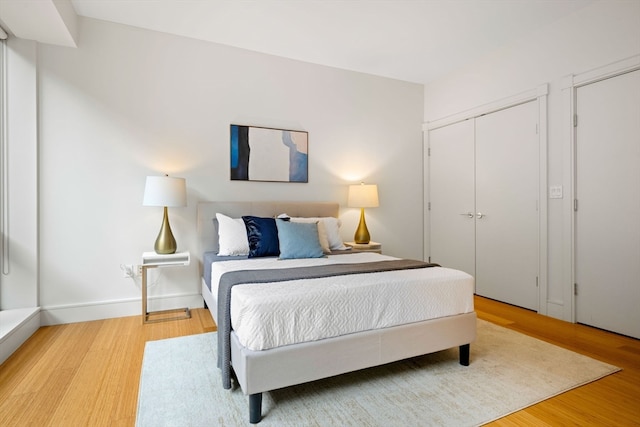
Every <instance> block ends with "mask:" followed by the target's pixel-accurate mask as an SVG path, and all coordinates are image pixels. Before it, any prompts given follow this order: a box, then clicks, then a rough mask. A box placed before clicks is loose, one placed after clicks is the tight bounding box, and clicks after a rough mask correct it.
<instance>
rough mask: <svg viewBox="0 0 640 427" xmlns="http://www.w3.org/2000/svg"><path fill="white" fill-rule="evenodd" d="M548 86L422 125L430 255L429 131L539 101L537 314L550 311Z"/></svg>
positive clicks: (427, 249) (426, 237)
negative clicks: (548, 290)
mask: <svg viewBox="0 0 640 427" xmlns="http://www.w3.org/2000/svg"><path fill="white" fill-rule="evenodd" d="M548 94H549V85H548V84H546V83H545V84H543V85H540V86H538V87H536V88H535V89H531V90H528V91H525V92H522V93H519V94H516V95H513V96H510V97H507V98H502V99H499V100H495V101H493V102H490V103H487V104H483V105H479V106H477V107H474V108H471V109H469V110H465V111H462V112H459V113H457V114H453V115H450V116H447V117H443V118H441V119H437V120H433V121H429V122H426V123H424V124H423V125H422V134H423V162H422V164H423V172H422V173H423V185H424V186H423V188H424V199H423V201H424V207H423V211H424V215H423V219H424V223H423V230H424V237H423V245H424V247H423V253H424V254H425V258H427V259H428V257H430V256H431V244H430V242H431V240H430V234H431V230H430V227H431V225H430V224H431V221H430V219H431V218H430V214H429V201H430V194H429V147H430V146H429V131H430V130H434V129H437V128H440V127H443V126H447V125H451V124H454V123H457V122H460V121H463V120H468V119H475V118H476V117H479V116H482V115H484V114H489V113H493V112H496V111H499V110H503V109H506V108H510V107H514V106H516V105H520V104H524V103H526V102H530V101H537V103H538V147H539V159H538V165H539V172H538V176H539V184H538V313H540V314H545V315H546V314H547V287H548V256H547V247H548V243H547V218H548V215H547V139H548V130H547V127H548V124H547V109H548V106H547V105H548V101H547V97H548Z"/></svg>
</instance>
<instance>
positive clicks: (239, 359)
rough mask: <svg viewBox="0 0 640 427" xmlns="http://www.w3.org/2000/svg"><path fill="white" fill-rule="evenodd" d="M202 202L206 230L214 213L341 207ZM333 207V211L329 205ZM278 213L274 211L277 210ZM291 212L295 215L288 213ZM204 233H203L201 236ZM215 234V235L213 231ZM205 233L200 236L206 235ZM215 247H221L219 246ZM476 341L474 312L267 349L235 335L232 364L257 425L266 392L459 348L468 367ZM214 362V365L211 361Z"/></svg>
mask: <svg viewBox="0 0 640 427" xmlns="http://www.w3.org/2000/svg"><path fill="white" fill-rule="evenodd" d="M257 205H258V204H256V203H250V204H248V203H231V202H226V203H222V204H220V203H206V204H203V203H201V204H200V205H199V206H198V226H199V228H200V226H201V225H202V226H205V227H206V226H208V225H207V224H206V223H207V222H210V223H211V227H213V222H212V219H213V218H214V217H215V213H216V212H221V213H224V214H226V215H231V216H233V215H246V214H254V215H255V214H256V213H257V212H259V214H260V215H277V214H280V213H283V212H286V213H288V214H290V215H304V216H328V215H330V216H337V215H338V209H337V207H338V205H337V204H327V203H322V204H318V206H316V208H314V207H313V205H314V204H305V206H304V208H303V209H302V210H303V212H300V210H295V211H294V210H292V209H293V208H292V207H291V206H294V205H297V204H292V205H291V206H288V205H287V204H286V203H270V204H269V205H270V207H265V206H259V207H258V206H257ZM329 205H332V206H333V207H329ZM274 209H275V210H274ZM287 210H290V211H291V212H287ZM200 233H201V230H199V234H200ZM214 234H215V233H214ZM202 236H203V235H201V237H202ZM207 236H208V237H205V238H206V239H208V240H207V241H205V242H203V243H202V246H201V252H200V253H201V254H202V253H203V252H204V251H206V250H212V249H213V246H212V245H213V244H214V243H212V242H213V240H212V239H214V238H215V237H217V236H215V237H212V236H211V231H210V230H209V231H208V232H207ZM216 247H217V246H216ZM202 296H203V298H204V301H205V303H206V305H207V307H208V308H209V311H210V312H211V315H212V316H213V318H214V320H215V321H216V323H217V319H218V314H217V312H216V308H217V301H216V300H217V295H212V294H211V291H210V290H209V288H208V287H207V285H206V284H205V283H204V281H203V282H202ZM475 338H476V314H475V312H471V313H466V314H460V315H456V316H449V317H443V318H438V319H432V320H427V321H423V322H416V323H410V324H406V325H399V326H394V327H390V328H385V329H378V330H370V331H364V332H359V333H355V334H349V335H343V336H339V337H335V338H328V339H323V340H319V341H313V342H307V343H301V344H295V345H288V346H284V347H278V348H274V349H269V350H263V351H252V350H248V349H247V348H245V347H243V346H242V345H241V344H240V343H239V341H238V338H237V337H236V336H235V334H234V333H233V332H232V334H231V364H232V367H233V371H234V372H235V375H236V378H237V381H238V384H239V385H240V387H241V389H242V391H243V392H244V393H245V394H248V395H249V414H250V416H249V418H250V422H251V423H257V422H259V421H260V419H261V417H262V413H261V411H262V410H261V402H262V392H264V391H269V390H275V389H278V388H282V387H287V386H291V385H295V384H301V383H305V382H308V381H314V380H318V379H321V378H327V377H331V376H334V375H339V374H343V373H346V372H351V371H355V370H359V369H364V368H368V367H372V366H377V365H382V364H385V363H390V362H394V361H398V360H402V359H406V358H409V357H414V356H419V355H422V354H428V353H433V352H436V351H441V350H445V349H449V348H453V347H459V348H460V363H461V364H463V365H468V364H469V344H470V343H471V342H473V341H474V340H475ZM212 363H213V362H212Z"/></svg>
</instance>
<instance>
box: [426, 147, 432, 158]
mask: <svg viewBox="0 0 640 427" xmlns="http://www.w3.org/2000/svg"><path fill="white" fill-rule="evenodd" d="M427 157H431V147H428V148H427Z"/></svg>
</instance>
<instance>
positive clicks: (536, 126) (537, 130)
mask: <svg viewBox="0 0 640 427" xmlns="http://www.w3.org/2000/svg"><path fill="white" fill-rule="evenodd" d="M537 134H538V124H537V123H536V135H537Z"/></svg>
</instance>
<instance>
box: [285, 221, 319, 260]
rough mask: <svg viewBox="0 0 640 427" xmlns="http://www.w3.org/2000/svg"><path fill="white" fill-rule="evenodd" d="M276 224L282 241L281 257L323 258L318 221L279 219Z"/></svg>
mask: <svg viewBox="0 0 640 427" xmlns="http://www.w3.org/2000/svg"><path fill="white" fill-rule="evenodd" d="M276 225H277V227H278V241H279V242H280V259H294V258H321V257H323V256H324V252H323V251H322V246H320V239H319V238H318V224H317V223H315V222H311V223H304V222H290V221H285V220H282V219H277V220H276Z"/></svg>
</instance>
